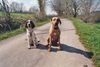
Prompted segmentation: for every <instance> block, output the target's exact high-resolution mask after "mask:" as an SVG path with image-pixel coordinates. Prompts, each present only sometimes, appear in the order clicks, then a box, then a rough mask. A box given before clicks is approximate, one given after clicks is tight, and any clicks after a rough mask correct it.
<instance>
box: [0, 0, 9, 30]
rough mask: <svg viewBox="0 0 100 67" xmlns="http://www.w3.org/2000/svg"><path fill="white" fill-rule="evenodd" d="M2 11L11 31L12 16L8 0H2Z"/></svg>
mask: <svg viewBox="0 0 100 67" xmlns="http://www.w3.org/2000/svg"><path fill="white" fill-rule="evenodd" d="M0 5H1V7H2V10H3V11H4V17H5V22H6V25H7V27H8V29H9V30H11V16H10V11H9V5H8V2H7V0H2V2H1V3H0Z"/></svg>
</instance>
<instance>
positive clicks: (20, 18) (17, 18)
mask: <svg viewBox="0 0 100 67" xmlns="http://www.w3.org/2000/svg"><path fill="white" fill-rule="evenodd" d="M0 16H1V17H2V16H3V14H2V12H0ZM11 17H12V18H13V21H14V22H17V23H23V22H25V21H26V20H28V19H31V20H33V19H34V15H33V14H28V13H26V14H25V13H11ZM47 22H48V19H47V18H46V19H45V20H42V21H38V22H36V26H41V25H43V24H45V23H47ZM23 32H25V29H24V28H18V29H16V30H13V31H10V32H6V33H1V34H0V40H4V39H6V38H9V37H12V36H15V35H17V34H20V33H23Z"/></svg>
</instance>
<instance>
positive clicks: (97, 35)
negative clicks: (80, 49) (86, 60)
mask: <svg viewBox="0 0 100 67" xmlns="http://www.w3.org/2000/svg"><path fill="white" fill-rule="evenodd" d="M71 20H72V21H73V23H74V25H75V27H76V29H77V33H78V34H79V35H80V39H81V41H82V43H84V45H85V47H86V48H88V49H89V50H91V51H92V52H93V53H94V58H93V61H94V63H95V65H96V67H100V23H98V24H90V23H84V22H83V21H81V20H80V19H75V18H72V19H71Z"/></svg>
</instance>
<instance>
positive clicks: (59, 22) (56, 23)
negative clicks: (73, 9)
mask: <svg viewBox="0 0 100 67" xmlns="http://www.w3.org/2000/svg"><path fill="white" fill-rule="evenodd" d="M51 23H52V25H53V27H54V29H57V28H58V24H61V20H60V18H59V17H53V18H52V19H51Z"/></svg>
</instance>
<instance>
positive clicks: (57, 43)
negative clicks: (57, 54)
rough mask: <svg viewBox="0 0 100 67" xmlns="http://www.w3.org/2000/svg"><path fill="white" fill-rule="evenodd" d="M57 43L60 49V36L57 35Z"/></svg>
mask: <svg viewBox="0 0 100 67" xmlns="http://www.w3.org/2000/svg"><path fill="white" fill-rule="evenodd" d="M57 44H58V50H61V44H60V36H59V38H58V42H57Z"/></svg>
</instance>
